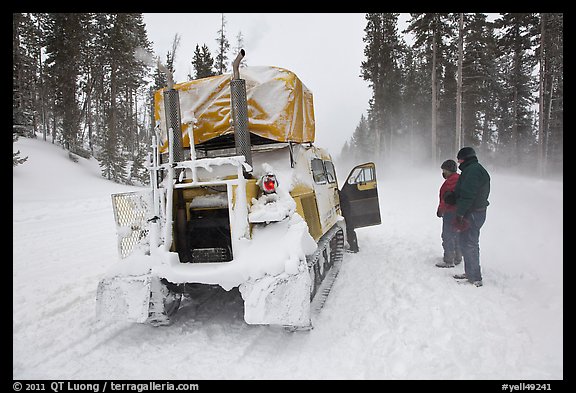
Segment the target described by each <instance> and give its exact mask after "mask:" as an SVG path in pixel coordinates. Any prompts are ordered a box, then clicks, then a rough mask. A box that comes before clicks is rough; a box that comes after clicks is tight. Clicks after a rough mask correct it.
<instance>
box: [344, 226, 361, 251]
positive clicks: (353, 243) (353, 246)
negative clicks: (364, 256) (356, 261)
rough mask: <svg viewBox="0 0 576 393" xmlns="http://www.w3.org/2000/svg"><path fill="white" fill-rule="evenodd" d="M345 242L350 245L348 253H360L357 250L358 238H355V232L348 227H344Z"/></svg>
mask: <svg viewBox="0 0 576 393" xmlns="http://www.w3.org/2000/svg"><path fill="white" fill-rule="evenodd" d="M346 240H348V244H349V245H350V251H352V252H358V251H360V249H359V248H358V238H357V237H356V231H355V230H354V228H353V227H351V226H349V225H346Z"/></svg>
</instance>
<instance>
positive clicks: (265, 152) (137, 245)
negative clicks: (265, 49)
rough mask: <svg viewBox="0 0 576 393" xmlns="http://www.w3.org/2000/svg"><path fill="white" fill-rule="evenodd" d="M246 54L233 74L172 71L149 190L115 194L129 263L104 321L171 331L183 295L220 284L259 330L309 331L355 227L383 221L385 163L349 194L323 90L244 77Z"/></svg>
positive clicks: (160, 109) (113, 273)
mask: <svg viewBox="0 0 576 393" xmlns="http://www.w3.org/2000/svg"><path fill="white" fill-rule="evenodd" d="M243 56H244V51H243V50H242V51H241V52H240V54H239V55H238V57H237V58H236V59H235V61H234V63H233V74H232V75H230V74H227V75H219V76H213V77H208V78H204V79H199V80H193V81H189V82H184V83H178V84H174V83H173V82H172V78H171V75H170V74H169V73H168V74H167V75H168V86H167V87H166V88H164V89H160V90H158V91H157V92H156V93H155V113H154V115H155V120H156V128H155V130H156V133H155V136H154V137H153V143H152V154H151V155H150V160H149V161H150V162H149V165H148V167H149V171H150V183H151V187H150V189H149V190H146V191H142V192H131V193H121V194H114V195H112V202H113V208H114V216H115V221H116V226H117V234H118V251H119V255H120V259H121V261H120V262H119V263H116V264H114V265H113V266H112V267H111V268H110V269H109V271H108V272H107V273H106V275H105V276H104V277H103V278H102V280H101V281H100V283H99V285H98V290H97V315H98V317H99V318H100V319H107V318H114V319H124V320H128V321H134V322H139V323H150V324H153V325H162V324H169V323H170V319H171V318H172V317H173V316H174V314H175V313H176V311H177V310H178V308H179V306H180V301H181V299H182V296H190V297H193V296H196V294H197V293H199V291H201V290H202V288H208V287H212V286H221V287H222V288H224V289H225V290H230V289H232V288H235V287H238V288H239V290H240V293H241V295H242V298H243V300H244V319H245V321H246V322H247V323H248V324H268V325H281V326H284V327H287V328H289V329H307V328H310V327H311V326H312V315H313V313H314V311H315V310H317V309H319V308H320V307H321V305H322V304H323V301H324V300H325V298H326V296H327V293H328V292H329V290H330V287H331V285H332V283H333V282H334V279H335V278H336V275H337V273H338V270H339V269H340V265H341V263H342V260H343V253H344V249H345V245H346V243H347V240H346V235H345V234H346V227H347V226H348V229H350V228H358V227H363V226H368V225H376V224H379V223H380V212H379V204H378V192H377V184H376V173H375V166H374V164H372V163H366V164H362V165H359V166H357V167H356V168H354V169H353V170H352V172H351V173H350V176H349V177H348V179H347V180H346V182H345V183H344V186H343V187H342V190H339V188H338V182H337V179H336V171H335V169H334V164H333V161H332V159H331V156H330V154H328V153H327V152H326V151H325V150H323V149H321V148H319V147H316V146H314V144H313V142H314V135H315V124H314V110H313V102H312V94H311V92H310V91H309V90H308V89H307V88H306V86H305V85H304V84H303V83H302V82H301V81H300V79H299V78H298V77H297V76H296V75H295V74H294V73H292V72H291V71H288V70H286V69H282V68H278V67H245V68H242V69H239V67H238V66H239V62H240V60H241V59H242V57H243ZM341 199H342V201H345V202H346V206H345V207H344V206H342V207H341ZM343 204H344V202H343ZM343 208H344V209H343ZM343 210H344V213H343Z"/></svg>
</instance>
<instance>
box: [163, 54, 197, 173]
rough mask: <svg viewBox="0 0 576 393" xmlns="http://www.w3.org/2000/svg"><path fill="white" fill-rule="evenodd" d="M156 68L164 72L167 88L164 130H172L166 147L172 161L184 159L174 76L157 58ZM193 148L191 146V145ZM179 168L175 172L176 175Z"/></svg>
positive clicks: (178, 99) (178, 101)
mask: <svg viewBox="0 0 576 393" xmlns="http://www.w3.org/2000/svg"><path fill="white" fill-rule="evenodd" d="M158 68H159V69H160V71H162V72H163V73H164V74H166V82H167V85H168V86H167V87H168V88H167V89H165V90H164V112H165V113H166V132H172V141H173V143H172V145H171V146H168V149H171V150H172V154H173V158H174V161H176V162H179V161H183V160H184V148H183V147H182V128H181V118H182V117H181V115H180V97H179V95H178V90H176V89H174V76H173V75H172V72H171V71H170V70H169V69H168V68H166V66H164V64H162V63H161V62H160V60H159V59H158ZM191 148H193V147H191ZM180 171H181V170H180V169H179V170H178V171H177V173H176V177H178V175H179V172H180Z"/></svg>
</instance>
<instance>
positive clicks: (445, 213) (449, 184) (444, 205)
mask: <svg viewBox="0 0 576 393" xmlns="http://www.w3.org/2000/svg"><path fill="white" fill-rule="evenodd" d="M440 168H441V169H442V177H444V179H446V180H444V182H443V183H442V185H441V186H440V195H439V199H440V202H439V203H438V208H437V209H436V215H437V216H438V217H441V218H442V248H443V249H444V256H443V258H442V262H438V263H437V264H436V266H438V267H454V266H455V265H458V264H459V263H460V262H462V252H461V251H460V242H459V239H458V238H459V233H458V232H457V231H456V228H454V226H453V225H452V222H453V221H454V217H455V215H456V198H455V195H454V187H456V182H457V181H458V178H459V177H460V175H459V174H458V168H457V164H456V161H454V160H446V161H444V162H443V163H442V165H441V166H440Z"/></svg>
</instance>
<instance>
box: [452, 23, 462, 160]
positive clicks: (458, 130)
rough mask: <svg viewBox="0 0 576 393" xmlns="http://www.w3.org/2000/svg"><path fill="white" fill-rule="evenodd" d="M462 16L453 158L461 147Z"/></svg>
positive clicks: (459, 32) (459, 34)
mask: <svg viewBox="0 0 576 393" xmlns="http://www.w3.org/2000/svg"><path fill="white" fill-rule="evenodd" d="M463 41H464V14H463V13H460V25H459V28H458V82H457V85H456V138H455V144H454V156H456V153H457V152H458V150H460V147H462V56H463V55H464V48H463V47H464V42H463Z"/></svg>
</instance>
